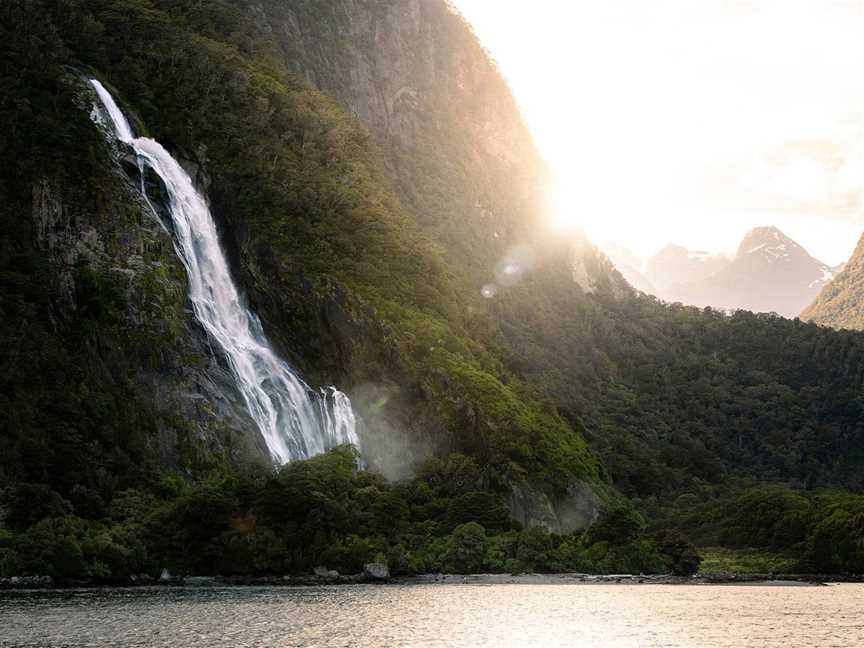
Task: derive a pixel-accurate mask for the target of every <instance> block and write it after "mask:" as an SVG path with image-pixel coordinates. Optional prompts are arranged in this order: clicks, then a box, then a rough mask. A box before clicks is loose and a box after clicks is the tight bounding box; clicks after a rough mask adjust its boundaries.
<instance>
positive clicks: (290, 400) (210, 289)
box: [90, 79, 359, 464]
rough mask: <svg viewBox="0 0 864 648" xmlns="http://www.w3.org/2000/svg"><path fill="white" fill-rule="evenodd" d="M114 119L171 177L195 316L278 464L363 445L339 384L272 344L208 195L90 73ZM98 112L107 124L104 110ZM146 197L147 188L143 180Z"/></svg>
mask: <svg viewBox="0 0 864 648" xmlns="http://www.w3.org/2000/svg"><path fill="white" fill-rule="evenodd" d="M90 83H91V84H92V86H93V88H94V89H95V90H96V93H97V95H98V96H99V99H100V101H101V103H102V106H103V108H104V110H105V112H106V113H107V114H108V117H109V118H110V120H111V123H112V125H113V133H114V136H115V137H116V138H117V139H118V140H120V141H121V142H124V143H126V144H128V145H129V146H130V147H132V149H133V150H134V151H135V153H136V155H137V156H138V161H139V164H140V165H142V168H143V166H145V165H146V166H147V167H149V168H150V169H152V170H153V171H154V172H155V173H156V174H157V175H158V176H159V177H160V178H161V179H162V181H163V182H164V183H165V187H166V188H167V190H168V196H169V201H170V205H169V206H170V213H171V219H172V222H173V225H174V236H173V239H174V247H175V249H176V251H177V254H178V255H179V257H180V259H181V260H182V261H183V265H184V266H186V274H187V277H188V280H189V299H190V301H191V302H192V307H193V309H194V311H195V316H196V317H197V318H198V321H199V322H201V325H202V326H203V327H204V329H205V330H206V331H207V334H208V336H209V337H210V339H211V340H213V341H215V342H216V343H217V344H218V345H219V347H220V348H221V349H222V350H223V351H224V352H225V356H226V357H227V358H228V362H229V364H230V366H231V369H232V371H233V374H234V376H235V377H236V380H237V387H238V388H239V390H240V393H241V394H242V395H243V399H244V400H245V402H246V406H247V407H248V409H249V413H250V414H251V415H252V418H253V419H254V420H255V423H256V424H257V425H258V428H259V429H260V430H261V434H262V436H263V437H264V440H265V441H266V443H267V447H268V448H269V450H270V454H271V455H272V456H273V460H274V461H275V462H277V463H279V464H281V463H285V462H287V461H292V460H295V459H305V458H308V457H311V456H313V455H316V454H320V453H322V452H325V451H327V450H329V449H330V448H333V447H335V446H337V445H341V444H346V443H349V444H353V445H355V446H357V447H359V443H358V438H357V432H356V422H355V418H354V412H353V410H352V409H351V402H350V400H349V399H348V397H347V396H346V395H345V394H343V393H342V392H340V391H338V390H337V389H336V388H335V387H328V388H327V389H322V390H318V391H316V390H314V389H312V388H311V387H309V386H308V385H307V384H306V383H305V382H303V380H301V379H300V377H299V376H297V374H296V373H295V372H294V371H293V370H292V369H291V367H290V366H288V364H287V363H286V362H285V361H283V360H282V359H280V358H279V357H278V356H277V355H276V353H275V352H274V351H273V349H272V347H271V346H270V343H269V341H268V340H267V337H266V336H265V335H264V330H263V328H262V326H261V322H260V320H259V319H258V317H257V316H256V315H255V314H254V313H253V312H251V311H250V310H249V309H248V308H247V307H246V305H245V303H244V301H243V299H242V297H241V295H240V293H239V291H238V289H237V286H236V285H235V284H234V281H233V279H232V278H231V273H230V272H229V269H228V263H227V260H226V258H225V254H224V252H223V251H222V247H221V245H220V244H219V238H218V235H217V231H216V224H215V222H214V221H213V217H212V215H211V214H210V209H209V207H208V205H207V201H206V199H205V197H204V196H203V195H202V194H201V193H199V192H198V190H197V189H196V188H195V186H194V184H193V183H192V179H191V178H190V177H189V174H187V173H186V172H185V171H184V170H183V169H182V167H181V166H180V165H179V164H178V163H177V161H176V160H175V159H174V158H173V157H171V155H170V154H169V153H168V152H167V151H166V150H165V149H164V148H163V147H162V145H161V144H159V142H156V141H155V140H152V139H150V138H147V137H135V135H134V133H133V131H132V128H131V127H130V126H129V122H128V120H127V119H126V117H125V116H124V114H123V112H122V111H121V110H120V108H119V107H118V106H117V103H116V102H115V101H114V98H113V97H112V96H111V94H110V93H109V92H108V91H107V90H106V89H105V87H104V86H103V85H102V84H101V83H100V82H99V81H97V80H96V79H90ZM94 119H96V120H97V121H98V122H100V123H102V125H103V126H105V124H104V121H103V120H102V119H101V118H100V116H99V115H98V113H97V114H96V115H94ZM142 193H144V197H145V199H146V198H147V196H146V193H145V192H144V190H143V187H142Z"/></svg>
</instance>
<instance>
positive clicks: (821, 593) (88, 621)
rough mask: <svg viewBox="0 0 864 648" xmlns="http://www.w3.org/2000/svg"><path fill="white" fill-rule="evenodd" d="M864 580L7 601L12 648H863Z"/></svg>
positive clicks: (260, 591)
mask: <svg viewBox="0 0 864 648" xmlns="http://www.w3.org/2000/svg"><path fill="white" fill-rule="evenodd" d="M862 610H864V585H835V586H831V587H768V586H695V585H694V586H668V585H570V584H568V585H523V584H520V585H387V586H365V585H357V586H341V587H302V588H287V587H285V588H268V587H248V588H212V589H182V588H178V589H171V590H164V589H163V590H158V589H125V590H124V589H120V590H110V591H97V590H80V591H76V592H5V593H0V646H3V647H6V646H31V647H35V646H39V647H40V648H41V647H60V646H64V647H65V646H69V647H71V646H76V647H77V646H148V647H150V646H160V647H161V646H166V647H167V646H171V647H172V648H173V647H180V646H183V647H187V646H188V647H192V648H205V647H206V648H211V647H214V646H238V647H242V646H279V647H282V646H328V647H329V646H340V647H341V646H370V647H373V646H374V647H378V646H406V647H409V646H410V647H413V646H435V647H438V646H442V647H443V646H446V647H450V646H609V647H612V646H614V647H618V646H627V647H630V646H633V647H637V646H638V647H639V648H643V647H654V646H675V647H685V648H690V647H699V646H723V647H732V646H734V647H736V648H738V647H741V646H754V647H755V646H758V647H760V648H762V647H771V646H783V648H799V647H801V648H803V647H807V648H810V647H812V646H820V647H821V646H844V647H859V646H864V618H862Z"/></svg>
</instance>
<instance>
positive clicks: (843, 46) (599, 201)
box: [455, 0, 864, 263]
mask: <svg viewBox="0 0 864 648" xmlns="http://www.w3.org/2000/svg"><path fill="white" fill-rule="evenodd" d="M455 4H456V6H457V7H458V8H459V10H460V11H462V12H463V14H464V15H465V17H466V19H467V20H468V21H469V22H471V24H472V26H473V27H474V29H475V31H476V33H477V35H478V37H479V38H480V40H481V41H482V43H483V44H484V46H486V47H487V48H488V49H489V50H490V52H491V54H492V56H493V57H494V58H495V59H496V61H497V62H498V65H499V67H500V69H501V71H502V73H503V74H504V76H505V78H506V79H507V81H508V82H509V83H510V85H511V87H512V89H513V91H514V94H515V96H516V99H517V101H518V103H519V106H520V109H521V110H522V113H523V115H524V116H525V119H526V122H527V124H528V126H529V128H530V129H531V132H532V134H533V136H534V138H535V140H536V142H537V145H538V147H539V149H540V152H541V153H542V155H543V156H544V158H545V159H546V160H547V162H548V163H549V166H550V168H551V169H552V172H553V174H554V175H555V177H556V178H557V181H558V183H559V186H560V187H561V189H559V191H558V192H557V195H556V196H555V198H554V200H553V201H552V203H553V205H554V206H553V207H552V208H551V209H550V219H551V220H550V222H551V223H552V224H553V226H555V227H558V228H565V229H566V228H570V227H573V226H579V227H582V228H584V229H585V231H586V232H587V233H588V234H589V236H591V237H592V238H593V239H594V240H595V242H600V240H610V241H614V242H616V243H619V244H622V245H625V246H627V247H630V248H631V249H633V250H634V251H635V252H637V253H639V254H641V255H643V256H644V255H649V254H651V253H653V252H655V251H656V250H657V249H658V248H659V247H662V246H663V245H665V244H666V243H670V242H675V243H680V244H683V245H687V246H689V247H694V248H708V249H715V247H716V245H717V244H718V242H723V244H724V245H725V246H727V248H728V247H732V248H734V247H735V245H736V242H737V241H740V238H741V236H742V235H743V233H744V232H746V231H747V230H748V229H749V228H751V227H753V226H756V225H758V224H764V223H766V222H771V223H772V224H774V225H777V226H778V227H781V228H784V227H785V228H790V227H792V225H793V223H794V225H795V227H797V229H798V230H799V233H800V235H801V236H802V238H801V241H800V242H801V243H802V244H803V245H804V246H805V247H807V248H808V249H809V250H810V251H811V252H812V253H814V254H816V255H817V256H819V258H821V259H822V260H824V261H826V262H830V263H838V262H840V261H845V260H846V259H847V258H848V255H849V253H850V252H851V249H852V247H853V245H854V238H853V239H852V240H851V241H850V240H849V238H848V236H847V232H848V231H849V229H850V225H853V224H854V226H855V228H857V229H858V230H861V229H862V228H864V218H862V213H864V209H862V192H861V186H862V183H864V174H862V173H861V172H859V171H860V169H861V167H862V164H861V162H860V161H861V160H862V157H864V155H862V153H864V146H862V144H864V138H862V127H864V75H861V74H860V70H861V69H862V68H864V40H862V39H861V38H860V33H861V32H862V31H864V11H862V7H864V3H860V2H825V3H822V2H817V1H815V0H814V1H812V2H811V1H800V2H797V1H796V2H791V1H790V2H773V1H769V0H748V1H746V2H743V1H731V0H730V1H726V0H704V1H700V2H697V3H694V2H692V1H691V0H660V1H659V2H656V3H646V2H643V1H642V0H609V1H608V2H560V1H559V0H535V2H534V3H532V5H531V8H530V10H526V8H525V5H524V3H522V2H515V1H507V0H502V1H500V2H498V1H496V2H490V1H489V0H455ZM751 221H752V222H751ZM805 222H806V223H808V225H807V226H806V227H802V224H803V223H805ZM694 223H697V224H699V226H698V227H694V226H693V224H694ZM829 232H830V233H831V235H828V233H829ZM859 233H860V232H859ZM716 251H722V250H716Z"/></svg>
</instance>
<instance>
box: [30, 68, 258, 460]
mask: <svg viewBox="0 0 864 648" xmlns="http://www.w3.org/2000/svg"><path fill="white" fill-rule="evenodd" d="M66 83H68V84H69V85H70V86H73V87H75V88H77V90H76V93H77V104H78V109H80V110H81V111H82V113H84V114H86V113H87V112H89V111H90V110H91V108H92V106H93V105H94V103H93V102H95V100H96V98H95V96H94V95H93V94H92V92H91V91H90V87H89V85H88V84H86V83H85V82H84V80H83V79H82V78H80V77H72V76H70V77H68V78H67V79H66ZM94 134H95V133H94ZM88 145H90V146H94V147H98V148H101V149H102V150H103V155H104V157H103V161H104V164H103V166H102V168H101V169H100V176H101V177H100V183H99V185H98V186H96V187H85V190H90V191H92V192H93V195H91V196H85V197H83V198H82V197H81V195H80V193H81V188H80V187H76V186H74V185H71V184H70V180H69V179H68V178H64V177H62V176H58V175H56V174H50V173H49V174H47V175H45V176H43V177H40V178H39V179H38V180H37V181H36V182H35V183H34V184H33V186H32V224H33V233H34V238H33V244H34V246H35V250H38V253H39V254H41V255H42V258H43V261H44V262H45V264H46V269H47V270H48V276H47V277H46V281H47V284H48V289H49V290H50V291H51V293H52V294H53V295H54V296H55V297H54V306H53V309H52V315H53V320H54V329H55V331H56V332H57V334H58V336H63V335H64V331H67V330H68V331H70V332H71V331H79V332H80V331H81V330H83V331H84V332H85V339H84V340H83V344H82V343H81V342H79V344H82V347H81V348H79V349H78V350H77V351H78V352H79V353H80V354H81V356H82V358H81V360H79V362H83V363H84V364H85V367H82V368H81V369H84V370H85V371H86V372H87V373H89V376H88V377H87V379H88V380H94V379H95V380H96V381H97V382H99V383H102V385H103V386H104V387H105V392H106V394H104V395H99V394H98V391H97V393H96V394H92V393H91V395H90V398H91V399H92V398H100V397H102V398H105V397H113V398H116V399H119V400H121V401H123V402H122V403H115V405H116V406H117V408H118V412H117V413H116V415H117V416H120V417H123V416H128V417H129V418H131V419H132V420H130V421H128V424H129V425H134V426H140V428H141V429H139V430H138V433H139V434H140V433H142V432H143V436H144V437H145V438H144V439H143V443H144V444H145V445H146V446H147V447H148V451H147V453H146V454H148V455H150V456H154V455H155V456H157V457H158V459H159V461H160V463H161V464H162V465H164V466H166V467H170V468H173V469H176V470H187V469H189V468H190V467H191V466H192V465H193V464H195V463H196V462H200V461H201V460H206V459H205V457H208V456H215V455H225V456H228V457H231V458H232V460H234V461H237V462H239V463H243V462H249V461H252V462H256V463H260V464H266V463H267V462H269V459H268V455H267V451H266V446H264V444H263V440H261V439H260V438H259V437H258V435H257V434H256V432H255V431H256V428H255V425H254V423H253V422H252V421H251V419H250V418H249V417H248V414H247V413H246V411H245V406H244V405H243V403H242V399H241V397H240V395H239V393H238V392H237V390H236V388H235V386H234V379H233V378H232V376H231V373H230V370H229V368H228V366H227V364H226V362H225V360H224V358H221V357H219V356H217V355H215V354H214V351H213V349H212V347H211V346H210V344H209V342H208V340H207V336H206V334H205V333H204V331H203V329H202V328H201V327H200V325H199V324H198V323H197V321H196V320H195V318H194V317H193V315H192V312H191V308H190V306H189V304H188V301H187V297H186V295H187V286H186V275H185V271H184V269H183V266H182V264H181V263H180V261H179V259H178V258H177V256H176V254H175V253H174V250H173V245H172V241H171V234H170V232H169V230H168V227H169V225H168V223H170V220H168V219H167V218H165V215H164V211H165V210H166V209H167V207H166V205H165V204H164V203H163V202H161V199H162V198H164V196H165V192H164V188H162V187H161V186H160V185H159V181H158V179H157V178H155V176H153V175H152V174H148V175H147V176H146V177H145V178H142V177H141V175H140V171H139V168H138V165H137V162H136V161H135V160H134V159H133V158H132V154H131V152H130V151H128V150H126V149H125V146H124V145H122V144H121V145H120V147H121V148H120V149H119V150H113V149H111V147H109V146H108V145H107V144H106V143H105V142H100V141H98V140H93V141H89V142H88ZM145 185H146V186H147V189H148V194H149V196H150V199H151V200H150V201H149V203H148V202H147V201H145V200H144V199H143V198H142V195H141V187H142V186H145ZM153 207H155V208H156V211H155V212H154V209H153ZM160 212H161V214H160ZM70 388H74V386H73V385H70ZM91 389H92V388H91ZM84 404H85V406H87V403H86V401H85V403H84ZM91 406H92V405H91ZM69 423H70V425H73V426H75V425H76V423H77V422H76V421H75V420H74V418H73V420H71V421H70V422H69ZM106 424H108V425H112V424H110V423H107V421H106ZM86 433H87V431H86V430H81V431H80V432H79V434H86ZM116 442H117V441H116V440H114V441H112V442H109V443H108V445H107V446H106V447H105V448H104V449H103V451H105V452H109V453H110V452H116V451H117V450H119V448H111V447H110V445H111V444H112V443H116ZM57 460H59V461H63V460H64V457H62V456H58V457H57Z"/></svg>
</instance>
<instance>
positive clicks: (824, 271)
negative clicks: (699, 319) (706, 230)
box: [604, 227, 840, 317]
mask: <svg viewBox="0 0 864 648" xmlns="http://www.w3.org/2000/svg"><path fill="white" fill-rule="evenodd" d="M604 251H605V252H606V253H607V255H608V256H609V257H610V259H611V260H612V261H613V263H614V264H615V265H616V267H617V268H618V269H619V271H620V272H621V273H622V275H623V276H624V277H625V279H627V280H628V281H629V282H630V283H631V285H633V287H634V288H637V289H638V290H642V291H643V292H647V293H649V294H654V295H656V296H657V297H660V298H661V299H664V300H666V301H671V302H682V303H684V304H692V305H694V306H711V307H714V308H719V309H723V310H737V309H741V310H749V311H753V312H762V313H777V314H779V315H783V316H785V317H797V316H798V314H799V313H801V311H802V310H803V309H804V308H805V307H807V306H808V305H809V304H811V303H812V302H813V300H814V299H815V298H816V297H817V295H819V294H820V292H821V291H822V290H823V288H825V286H827V285H828V284H829V283H830V282H831V281H832V279H833V278H834V276H835V275H836V273H837V272H839V270H840V267H830V266H828V265H827V264H825V263H823V262H821V261H819V260H818V259H816V258H814V257H812V256H811V255H810V254H808V253H807V251H806V250H805V249H804V248H803V247H802V246H801V245H799V244H798V243H796V242H795V241H793V240H792V239H791V238H789V237H788V236H786V235H785V234H783V232H781V231H780V230H779V229H778V228H776V227H757V228H755V229H753V230H751V231H750V232H748V233H747V235H746V236H745V237H744V239H743V240H742V241H741V243H740V244H739V246H738V250H737V252H736V253H735V255H734V256H733V257H727V256H725V255H722V254H711V253H708V252H704V251H694V250H687V249H686V248H683V247H681V246H678V245H667V246H666V247H664V248H663V249H662V250H661V251H660V252H658V253H657V254H656V255H654V256H653V257H651V258H650V259H649V260H648V261H647V262H646V263H645V264H644V269H643V268H642V266H640V264H639V261H638V259H636V258H635V256H633V255H632V254H631V255H630V256H629V257H627V256H625V255H624V254H623V253H622V251H621V250H620V249H615V248H604ZM619 264H620V265H619Z"/></svg>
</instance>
